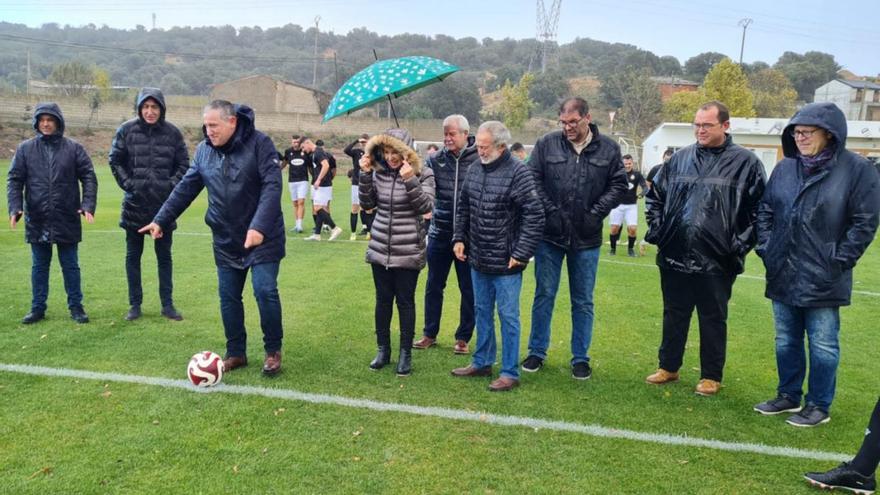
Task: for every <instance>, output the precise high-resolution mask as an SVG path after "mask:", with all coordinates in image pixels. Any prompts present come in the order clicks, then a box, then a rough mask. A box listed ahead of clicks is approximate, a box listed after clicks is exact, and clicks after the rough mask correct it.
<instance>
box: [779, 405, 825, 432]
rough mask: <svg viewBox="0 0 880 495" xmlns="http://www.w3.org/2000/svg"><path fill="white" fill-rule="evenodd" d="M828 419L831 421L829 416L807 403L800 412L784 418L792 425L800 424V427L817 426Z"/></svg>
mask: <svg viewBox="0 0 880 495" xmlns="http://www.w3.org/2000/svg"><path fill="white" fill-rule="evenodd" d="M829 421H831V416H829V415H828V413H827V412H825V411H823V410H821V409H819V408H818V407H817V406H814V405H807V407H805V408H803V409H801V412H799V413H797V414H792V415H791V416H789V417H788V419H786V420H785V422H786V423H788V424H790V425H792V426H800V427H802V428H811V427H813V426H819V425H821V424H823V423H827V422H829Z"/></svg>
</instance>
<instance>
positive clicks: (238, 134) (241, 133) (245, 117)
mask: <svg viewBox="0 0 880 495" xmlns="http://www.w3.org/2000/svg"><path fill="white" fill-rule="evenodd" d="M233 109H234V110H235V117H236V118H237V119H238V121H237V122H236V125H235V134H233V135H232V137H231V138H229V141H227V142H226V144H224V145H223V146H214V145H213V144H211V140H210V139H209V138H208V129H206V128H205V126H202V135H204V136H205V144H207V145H208V146H210V147H212V148H215V149H217V150H220V151H222V152H224V153H227V152H229V151H231V150H233V149H235V147H236V146H237V145H238V143H241V142H242V141H246V140H247V139H248V138H249V137H250V136H251V135H252V134H253V133H254V131H256V128H255V127H254V109H253V108H251V107H249V106H247V105H238V104H236V105H233Z"/></svg>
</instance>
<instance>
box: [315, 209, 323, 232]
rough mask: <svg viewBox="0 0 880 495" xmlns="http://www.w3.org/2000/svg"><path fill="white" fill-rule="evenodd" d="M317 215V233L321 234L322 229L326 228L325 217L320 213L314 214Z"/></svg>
mask: <svg viewBox="0 0 880 495" xmlns="http://www.w3.org/2000/svg"><path fill="white" fill-rule="evenodd" d="M314 217H315V234H316V235H321V229H322V228H324V219H323V218H322V217H321V215H320V214H318V215H314Z"/></svg>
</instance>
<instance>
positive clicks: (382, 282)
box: [370, 265, 419, 349]
mask: <svg viewBox="0 0 880 495" xmlns="http://www.w3.org/2000/svg"><path fill="white" fill-rule="evenodd" d="M370 266H372V267H373V283H374V284H375V285H376V344H378V345H380V346H390V345H391V316H392V314H393V312H394V303H395V301H396V302H397V317H398V318H399V319H400V348H401V349H410V348H412V343H413V336H414V335H415V331H416V284H417V283H418V281H419V270H405V269H403V268H390V269H387V268H385V267H384V266H381V265H370Z"/></svg>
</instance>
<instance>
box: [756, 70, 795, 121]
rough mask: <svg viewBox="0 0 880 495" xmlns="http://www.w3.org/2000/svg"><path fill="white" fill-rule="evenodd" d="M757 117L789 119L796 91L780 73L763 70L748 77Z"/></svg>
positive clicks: (793, 106) (792, 110)
mask: <svg viewBox="0 0 880 495" xmlns="http://www.w3.org/2000/svg"><path fill="white" fill-rule="evenodd" d="M749 86H750V87H751V89H752V93H753V94H754V95H755V112H756V113H757V116H758V117H790V116H791V115H792V113H794V110H795V106H796V102H797V96H798V95H797V91H795V89H794V86H792V84H791V81H789V80H788V78H787V77H785V74H783V73H782V72H781V71H778V70H774V69H764V70H762V71H759V72H756V73H754V74H752V75H750V76H749Z"/></svg>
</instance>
